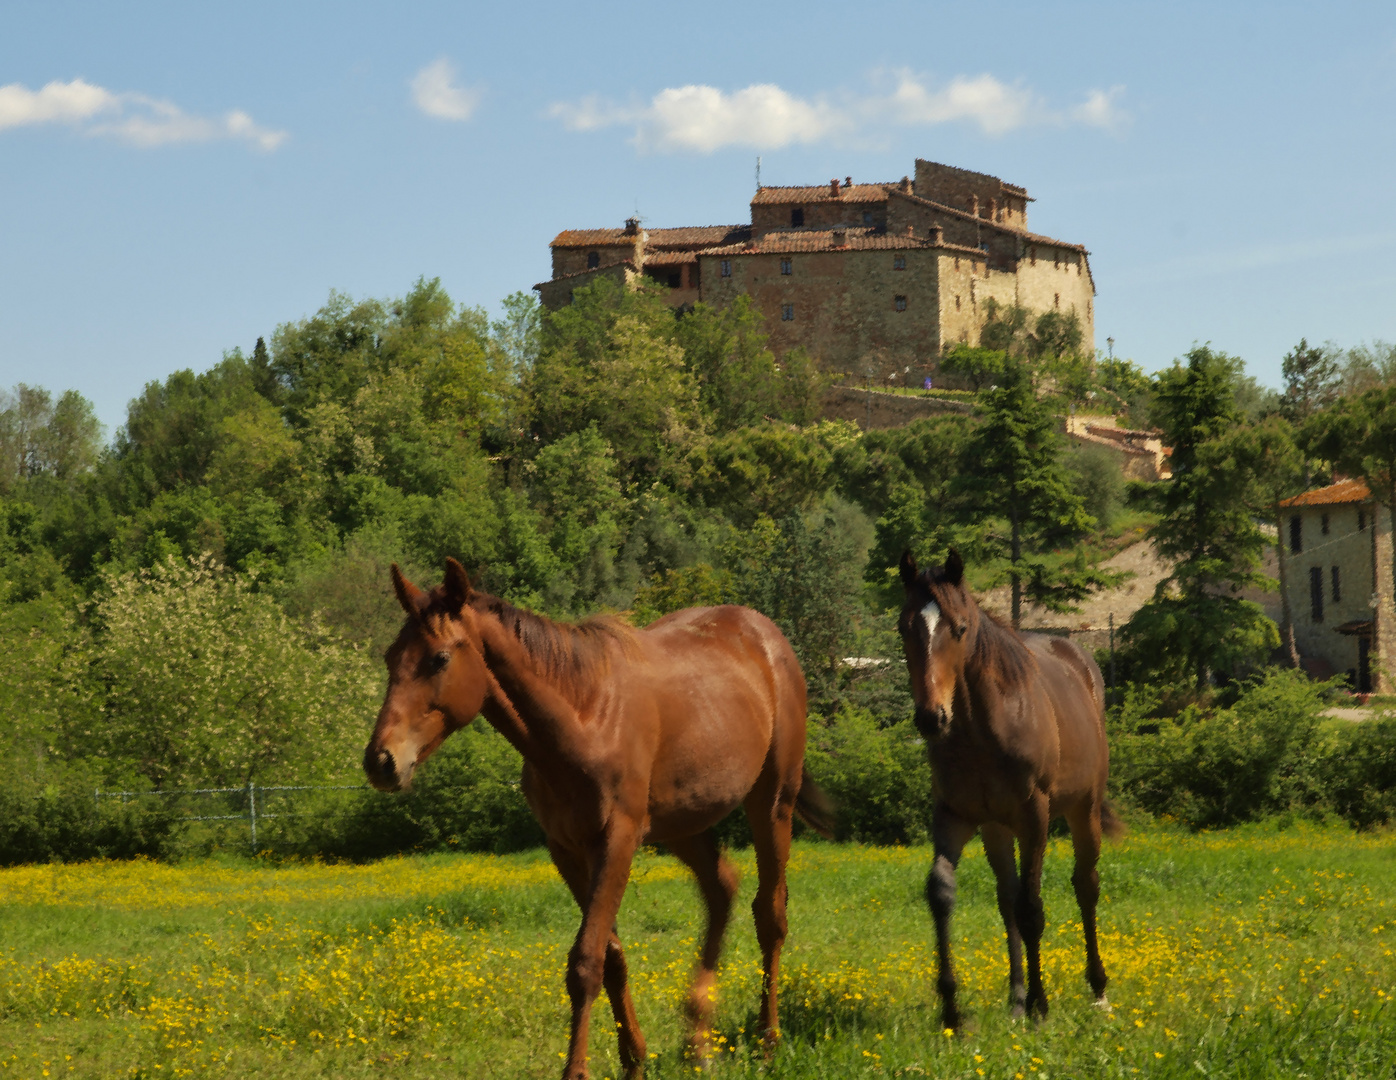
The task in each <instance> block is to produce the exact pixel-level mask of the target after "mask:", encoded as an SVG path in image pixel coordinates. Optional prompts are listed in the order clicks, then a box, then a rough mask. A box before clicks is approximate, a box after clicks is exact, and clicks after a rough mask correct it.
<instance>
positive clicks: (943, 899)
mask: <svg viewBox="0 0 1396 1080" xmlns="http://www.w3.org/2000/svg"><path fill="white" fill-rule="evenodd" d="M974 828H975V827H974V826H973V825H971V824H970V823H969V822H967V821H965V820H964V819H963V818H961V817H958V816H957V815H956V814H955V813H954V812H952V811H951V810H949V809H948V808H947V807H944V806H937V807H936V808H935V815H934V818H933V820H932V822H931V834H932V837H933V839H934V841H935V861H934V862H932V863H931V872H930V874H929V875H928V876H927V877H926V902H927V903H928V904H930V906H931V918H932V919H933V920H935V925H936V959H937V964H938V967H939V972H938V974H937V977H936V989H937V990H939V991H940V1022H941V1026H942V1027H945V1028H949V1029H952V1030H956V1031H958V1030H959V1028H960V1026H961V1024H962V1022H963V1018H962V1017H961V1015H960V1006H959V1002H958V1001H957V1000H956V994H957V992H958V991H959V983H958V982H957V981H956V979H955V962H954V960H953V959H952V957H951V953H950V916H951V914H953V912H954V911H955V867H956V866H958V865H959V863H960V852H962V851H963V850H964V847H965V845H966V844H967V843H969V838H970V837H971V836H973V835H974Z"/></svg>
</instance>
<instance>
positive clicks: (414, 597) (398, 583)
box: [393, 563, 426, 619]
mask: <svg viewBox="0 0 1396 1080" xmlns="http://www.w3.org/2000/svg"><path fill="white" fill-rule="evenodd" d="M393 592H395V593H397V602H398V603H399V604H401V605H402V610H403V611H405V612H407V614H409V615H411V616H412V617H413V618H414V619H415V618H416V617H417V614H418V612H420V611H421V610H422V598H423V597H424V596H426V593H424V592H422V590H421V589H419V588H417V586H415V585H413V584H412V582H410V581H408V580H407V578H405V577H404V576H403V574H402V571H401V570H400V569H398V565H397V563H393Z"/></svg>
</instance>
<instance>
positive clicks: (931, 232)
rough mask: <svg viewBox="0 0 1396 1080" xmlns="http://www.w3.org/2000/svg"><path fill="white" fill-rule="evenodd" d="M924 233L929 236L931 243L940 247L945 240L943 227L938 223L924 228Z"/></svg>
mask: <svg viewBox="0 0 1396 1080" xmlns="http://www.w3.org/2000/svg"><path fill="white" fill-rule="evenodd" d="M926 235H927V236H929V237H930V240H931V243H932V244H934V245H935V246H936V247H940V245H941V244H942V243H944V242H945V229H944V227H942V226H940V225H932V226H931V227H930V228H929V229H927V230H926Z"/></svg>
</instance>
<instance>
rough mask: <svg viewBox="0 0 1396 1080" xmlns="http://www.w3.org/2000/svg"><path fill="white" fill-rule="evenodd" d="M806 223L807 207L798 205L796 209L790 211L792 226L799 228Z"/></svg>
mask: <svg viewBox="0 0 1396 1080" xmlns="http://www.w3.org/2000/svg"><path fill="white" fill-rule="evenodd" d="M804 223H805V208H804V207H803V206H797V207H795V209H794V210H792V211H790V225H791V227H792V228H796V229H798V228H800V227H801V226H802V225H804Z"/></svg>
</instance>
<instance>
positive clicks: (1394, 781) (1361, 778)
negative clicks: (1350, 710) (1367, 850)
mask: <svg viewBox="0 0 1396 1080" xmlns="http://www.w3.org/2000/svg"><path fill="white" fill-rule="evenodd" d="M1322 767H1323V772H1324V780H1325V784H1326V786H1327V789H1328V797H1329V800H1330V802H1331V803H1332V806H1333V809H1334V810H1336V811H1337V812H1338V813H1339V814H1341V815H1342V816H1343V817H1344V818H1345V819H1346V820H1348V821H1349V822H1351V823H1352V824H1353V825H1354V826H1356V827H1357V828H1359V829H1370V828H1372V827H1373V826H1376V825H1389V824H1390V823H1391V822H1392V821H1393V820H1396V717H1392V716H1383V717H1382V718H1381V719H1378V720H1369V721H1367V722H1365V723H1361V724H1351V725H1349V726H1348V727H1347V730H1345V731H1342V732H1341V733H1340V734H1339V735H1338V736H1337V738H1336V740H1335V744H1334V746H1333V748H1332V752H1331V753H1330V754H1329V755H1328V757H1327V759H1326V761H1325V762H1323V766H1322Z"/></svg>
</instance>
